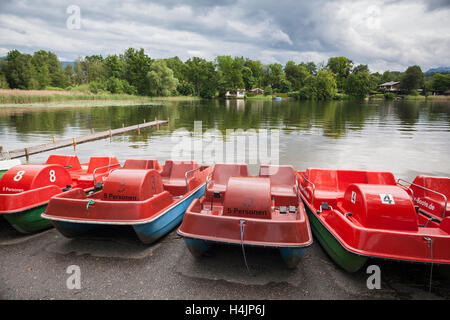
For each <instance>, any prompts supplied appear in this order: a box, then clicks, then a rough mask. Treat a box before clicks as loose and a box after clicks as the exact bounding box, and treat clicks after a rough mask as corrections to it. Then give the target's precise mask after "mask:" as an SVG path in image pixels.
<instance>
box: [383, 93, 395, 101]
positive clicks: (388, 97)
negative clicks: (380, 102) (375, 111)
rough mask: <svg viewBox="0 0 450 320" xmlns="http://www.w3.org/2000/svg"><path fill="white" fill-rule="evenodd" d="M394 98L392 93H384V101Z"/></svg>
mask: <svg viewBox="0 0 450 320" xmlns="http://www.w3.org/2000/svg"><path fill="white" fill-rule="evenodd" d="M395 97H396V95H395V93H392V92H386V93H385V94H384V98H385V99H386V100H394V99H395Z"/></svg>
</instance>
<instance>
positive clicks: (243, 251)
mask: <svg viewBox="0 0 450 320" xmlns="http://www.w3.org/2000/svg"><path fill="white" fill-rule="evenodd" d="M239 228H240V230H241V247H242V255H243V256H244V262H245V266H246V268H247V271H248V273H250V269H249V267H248V264H247V257H246V255H245V249H244V232H245V220H240V221H239Z"/></svg>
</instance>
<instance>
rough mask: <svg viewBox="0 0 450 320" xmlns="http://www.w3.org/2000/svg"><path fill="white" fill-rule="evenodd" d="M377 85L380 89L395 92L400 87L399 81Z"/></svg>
mask: <svg viewBox="0 0 450 320" xmlns="http://www.w3.org/2000/svg"><path fill="white" fill-rule="evenodd" d="M379 87H380V88H381V89H384V91H388V92H396V91H398V90H399V89H400V82H399V81H391V82H386V83H382V84H380V85H379Z"/></svg>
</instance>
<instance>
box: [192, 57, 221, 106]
mask: <svg viewBox="0 0 450 320" xmlns="http://www.w3.org/2000/svg"><path fill="white" fill-rule="evenodd" d="M185 65H186V77H187V80H188V81H189V82H190V83H192V84H193V85H194V87H195V92H196V94H197V95H198V96H200V97H203V98H211V97H214V96H215V94H216V90H217V72H216V67H215V65H214V63H213V62H211V61H206V60H205V59H202V58H199V57H193V58H191V59H189V60H187V61H186V63H185Z"/></svg>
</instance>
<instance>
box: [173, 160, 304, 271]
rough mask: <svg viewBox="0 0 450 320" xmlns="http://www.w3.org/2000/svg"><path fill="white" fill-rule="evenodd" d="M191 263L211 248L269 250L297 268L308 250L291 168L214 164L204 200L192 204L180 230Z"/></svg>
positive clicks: (288, 264) (291, 266) (294, 176)
mask: <svg viewBox="0 0 450 320" xmlns="http://www.w3.org/2000/svg"><path fill="white" fill-rule="evenodd" d="M178 234H179V235H181V236H183V237H184V238H185V243H186V245H187V247H188V248H189V250H190V252H191V253H192V254H193V255H194V256H195V257H200V256H201V255H203V254H204V253H205V252H206V251H207V250H209V249H210V248H211V246H212V244H214V243H225V244H233V245H241V246H242V247H243V249H244V246H259V247H273V248H277V249H279V251H280V254H281V256H282V258H283V260H284V261H285V262H286V264H287V266H288V267H289V268H295V267H296V266H297V265H298V263H299V262H300V260H301V258H302V256H303V255H304V253H305V250H306V248H307V247H308V246H309V245H311V244H312V234H311V230H310V227H309V222H308V218H307V215H306V212H305V209H304V207H303V203H302V202H301V199H300V196H299V192H298V188H297V185H296V175H295V171H294V169H293V168H292V166H267V165H262V166H261V167H260V172H259V176H249V175H248V169H247V165H245V164H216V166H215V168H214V171H213V174H212V178H211V181H210V182H208V184H207V187H206V193H205V196H203V197H202V198H200V199H196V200H194V201H193V202H192V203H191V205H190V206H189V208H188V209H187V210H186V214H185V217H184V220H183V223H182V224H181V226H180V228H179V229H178Z"/></svg>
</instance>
